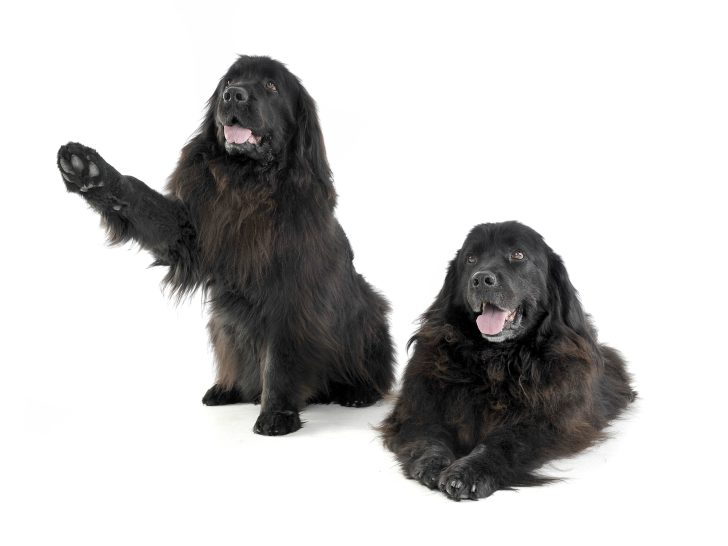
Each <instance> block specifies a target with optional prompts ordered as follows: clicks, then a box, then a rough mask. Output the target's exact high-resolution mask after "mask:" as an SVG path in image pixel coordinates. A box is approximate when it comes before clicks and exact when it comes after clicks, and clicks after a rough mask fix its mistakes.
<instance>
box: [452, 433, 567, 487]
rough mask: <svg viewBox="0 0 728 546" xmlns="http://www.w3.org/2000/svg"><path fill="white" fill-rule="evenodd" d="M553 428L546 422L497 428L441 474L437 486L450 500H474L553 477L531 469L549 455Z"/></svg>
mask: <svg viewBox="0 0 728 546" xmlns="http://www.w3.org/2000/svg"><path fill="white" fill-rule="evenodd" d="M555 439H556V432H554V431H553V429H551V428H550V427H549V426H547V425H546V424H543V425H539V424H535V423H532V424H528V425H525V424H523V425H514V426H512V427H508V428H503V429H500V430H496V431H494V432H492V433H491V434H489V435H488V436H486V438H485V441H484V442H483V443H482V444H479V445H477V446H475V448H473V450H472V451H471V452H470V453H469V454H467V455H466V456H465V457H461V458H460V459H458V460H456V461H455V462H453V463H452V464H451V465H450V466H449V467H448V468H447V469H445V470H444V471H443V472H442V474H440V480H439V484H438V486H439V488H440V491H442V492H443V493H444V494H445V495H447V497H448V498H450V499H452V500H456V501H459V500H462V499H470V500H477V499H482V498H485V497H489V496H490V495H492V494H493V493H495V492H496V491H498V490H499V489H511V488H513V487H518V486H528V485H541V484H544V483H548V482H550V481H552V480H551V479H550V478H545V477H541V476H536V475H534V474H533V471H534V470H535V469H537V468H538V467H539V466H541V465H542V464H543V463H544V462H546V460H547V459H548V456H547V455H548V453H549V450H550V449H551V448H550V446H552V445H553V442H554V440H555Z"/></svg>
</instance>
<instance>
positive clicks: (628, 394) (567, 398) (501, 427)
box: [380, 222, 635, 500]
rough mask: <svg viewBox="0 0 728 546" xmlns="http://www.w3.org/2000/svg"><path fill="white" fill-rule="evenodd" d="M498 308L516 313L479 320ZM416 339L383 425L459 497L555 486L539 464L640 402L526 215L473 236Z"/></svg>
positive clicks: (417, 465)
mask: <svg viewBox="0 0 728 546" xmlns="http://www.w3.org/2000/svg"><path fill="white" fill-rule="evenodd" d="M486 278H487V279H488V280H487V282H482V281H483V280H484V279H486ZM488 306H490V308H491V309H495V308H497V310H501V309H502V310H504V311H503V316H505V314H507V313H510V314H509V315H508V316H509V317H511V318H510V319H508V320H506V321H505V322H504V323H503V329H502V330H501V331H496V330H498V328H491V329H488V328H487V327H483V328H484V329H481V328H480V327H479V326H478V325H477V324H476V321H477V320H478V315H479V314H481V313H484V312H485V310H486V309H487V308H488ZM410 343H414V344H415V349H414V354H413V355H412V358H411V360H410V362H409V364H408V366H407V369H406V371H405V374H404V379H403V385H402V390H401V393H400V395H399V397H398V400H397V402H396V405H395V408H394V410H393V411H392V412H391V414H390V415H389V416H388V417H387V419H386V420H385V421H384V422H383V423H382V425H381V427H380V429H381V432H382V434H383V437H384V441H385V445H386V446H387V447H388V448H389V449H391V450H392V451H393V452H394V453H395V454H396V456H397V458H398V460H399V462H400V463H401V465H402V469H403V471H404V473H405V475H406V476H407V477H409V478H412V479H415V480H418V481H419V482H421V483H422V484H423V485H425V486H427V487H429V488H432V489H435V488H439V489H440V490H441V491H442V492H443V493H445V495H447V496H448V497H449V498H451V499H454V500H460V499H478V498H483V497H487V496H489V495H491V494H492V493H493V492H495V491H497V490H498V489H510V488H513V487H516V486H526V485H538V484H541V483H545V482H547V481H549V480H550V479H549V478H544V477H542V476H539V475H537V474H535V473H534V471H535V470H536V469H538V468H539V467H540V466H541V465H543V464H544V463H545V462H547V461H549V460H551V459H553V458H556V457H565V456H569V455H573V454H575V453H577V452H578V451H580V450H582V449H584V448H586V447H588V446H590V445H592V444H593V443H594V442H596V441H598V440H600V439H601V438H602V437H603V433H602V430H603V429H604V427H605V426H607V424H608V423H609V421H610V420H612V419H614V418H615V417H617V416H618V415H619V413H620V412H621V411H622V410H623V409H624V408H625V407H626V406H627V405H628V404H629V402H631V401H632V400H633V399H634V397H635V393H634V391H632V389H631V387H630V380H629V377H628V375H627V372H626V370H625V364H624V361H623V360H622V358H621V357H620V355H619V354H618V353H617V352H616V351H615V350H614V349H611V348H610V347H607V346H605V345H603V344H600V343H598V341H597V336H596V331H595V330H594V328H593V327H592V326H591V324H590V322H589V320H588V317H587V315H586V314H585V313H584V311H583V310H582V307H581V304H580V302H579V299H578V296H577V293H576V291H575V290H574V287H573V286H572V285H571V282H570V281H569V277H568V275H567V273H566V269H565V268H564V265H563V263H562V261H561V259H560V258H559V256H557V255H556V254H555V253H554V252H553V251H552V250H551V249H550V248H549V247H548V246H547V245H546V244H545V243H544V241H543V239H542V238H541V236H540V235H539V234H538V233H536V232H535V231H533V230H532V229H530V228H528V227H526V226H524V225H521V224H519V223H517V222H505V223H501V224H482V225H479V226H476V227H475V228H474V229H473V230H472V231H471V232H470V234H469V235H468V237H467V239H466V240H465V243H464V244H463V246H462V248H461V249H460V250H459V251H458V253H457V254H456V256H455V259H453V260H452V262H451V263H450V266H449V268H448V272H447V276H446V278H445V283H444V285H443V287H442V290H441V291H440V293H439V294H438V296H437V298H436V299H435V302H434V303H433V304H432V305H431V306H430V308H429V309H428V310H427V311H426V312H425V314H424V315H423V317H422V324H421V327H420V329H419V330H418V332H417V333H416V334H415V336H414V337H413V338H412V339H411V340H410Z"/></svg>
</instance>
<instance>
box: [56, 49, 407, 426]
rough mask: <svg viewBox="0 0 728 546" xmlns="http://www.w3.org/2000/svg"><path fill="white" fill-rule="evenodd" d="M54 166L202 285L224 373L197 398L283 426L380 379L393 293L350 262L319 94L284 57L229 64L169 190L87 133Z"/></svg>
mask: <svg viewBox="0 0 728 546" xmlns="http://www.w3.org/2000/svg"><path fill="white" fill-rule="evenodd" d="M58 166H59V169H60V171H61V175H62V177H63V180H64V182H65V184H66V188H67V189H68V191H71V192H73V193H78V194H80V195H81V196H82V197H84V198H85V199H86V201H87V202H88V203H89V204H90V205H91V206H92V207H93V208H94V209H95V210H96V211H97V212H98V213H100V214H101V217H102V219H103V222H104V224H105V225H106V228H107V230H108V232H109V235H110V239H111V241H112V242H115V243H118V242H124V241H128V240H134V241H136V242H137V243H139V244H140V245H141V246H142V247H143V248H145V249H147V250H149V251H150V252H151V253H152V254H153V255H154V257H155V258H156V262H155V264H158V265H165V266H168V267H169V271H168V274H167V277H166V282H167V283H168V284H169V285H170V286H171V288H172V290H173V291H177V292H186V291H192V290H195V289H197V288H199V287H203V288H204V289H205V290H206V291H207V295H208V300H209V302H210V305H211V319H210V324H209V328H210V337H211V339H212V344H213V347H214V350H215V358H216V362H217V370H218V373H217V382H216V384H215V385H214V386H213V387H212V388H211V389H209V390H208V391H207V393H206V394H205V396H204V398H203V402H204V403H205V404H208V405H219V404H232V403H237V402H260V403H261V405H262V408H261V413H260V416H259V417H258V420H257V422H256V424H255V427H254V430H255V432H257V433H259V434H265V435H281V434H287V433H289V432H293V431H295V430H297V429H299V428H300V427H301V421H300V418H299V413H298V412H299V410H301V409H302V408H303V407H304V406H305V404H306V403H308V402H319V403H329V402H335V403H339V404H342V405H345V406H366V405H369V404H372V403H374V402H375V401H376V400H378V399H380V398H381V397H382V395H383V394H385V393H387V392H388V390H389V389H390V386H391V384H392V381H393V354H392V353H393V350H392V342H391V339H390V336H389V328H388V325H387V313H388V304H387V302H386V301H385V300H384V298H382V297H381V296H380V295H379V294H377V293H376V292H375V291H374V290H373V289H372V287H371V286H370V285H369V284H368V283H367V282H366V281H365V280H364V278H363V277H362V276H361V275H359V274H358V273H357V272H356V271H355V270H354V265H353V263H352V259H353V253H352V250H351V247H350V246H349V241H348V240H347V238H346V235H345V234H344V231H343V229H342V228H341V226H340V225H339V223H338V222H337V220H336V218H335V217H334V206H335V204H336V193H335V191H334V187H333V184H332V181H331V173H330V170H329V165H328V161H327V158H326V151H325V149H324V142H323V136H322V133H321V129H320V127H319V122H318V117H317V115H316V107H315V104H314V102H313V100H312V99H311V97H310V96H309V94H308V93H307V92H306V90H305V89H304V88H303V86H302V85H301V83H300V82H299V80H298V79H297V78H296V77H295V76H294V75H293V74H291V73H290V72H289V71H288V70H287V69H286V68H285V67H284V66H283V65H282V64H281V63H279V62H277V61H274V60H272V59H269V58H267V57H245V56H243V57H240V58H239V59H238V61H237V62H235V64H233V65H232V66H231V67H230V69H229V70H228V72H227V73H226V74H225V76H223V78H222V79H221V80H220V82H219V83H218V85H217V87H216V89H215V92H214V93H213V95H212V97H211V98H210V101H209V107H208V111H207V115H206V116H205V119H204V121H203V123H202V126H201V127H200V130H199V131H198V133H197V134H196V135H195V136H194V138H192V140H191V141H190V142H189V143H188V144H187V145H186V146H185V147H184V149H183V150H182V155H181V158H180V160H179V163H178V165H177V169H176V170H175V171H174V173H173V174H172V176H171V178H170V181H169V187H168V193H167V195H161V194H159V193H157V192H156V191H154V190H152V189H150V188H149V187H148V186H146V185H145V184H144V183H143V182H141V181H139V180H137V179H136V178H133V177H131V176H123V175H121V174H120V173H119V172H118V171H117V170H116V169H114V168H113V167H112V166H111V165H109V164H108V163H107V162H106V161H104V159H103V158H102V157H101V156H100V155H99V154H98V153H97V152H96V151H95V150H92V149H91V148H88V147H86V146H82V145H81V144H75V143H71V144H67V145H65V146H62V147H61V149H60V150H59V152H58Z"/></svg>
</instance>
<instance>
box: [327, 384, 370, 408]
mask: <svg viewBox="0 0 728 546" xmlns="http://www.w3.org/2000/svg"><path fill="white" fill-rule="evenodd" d="M328 398H329V402H331V403H334V404H341V405H342V406H346V407H350V408H365V407H367V406H371V405H372V404H374V403H375V402H377V401H378V400H381V399H382V393H381V392H380V391H379V390H378V389H376V388H375V387H373V386H372V385H368V384H365V383H357V384H354V385H346V384H344V383H333V382H332V383H330V384H329V396H328Z"/></svg>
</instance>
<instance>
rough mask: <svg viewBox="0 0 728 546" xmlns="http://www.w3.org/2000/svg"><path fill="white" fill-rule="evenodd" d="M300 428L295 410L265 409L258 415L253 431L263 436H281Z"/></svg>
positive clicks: (299, 421)
mask: <svg viewBox="0 0 728 546" xmlns="http://www.w3.org/2000/svg"><path fill="white" fill-rule="evenodd" d="M299 428H301V418H300V417H299V416H298V412H297V411H266V412H263V413H261V414H260V415H259V416H258V420H257V421H256V422H255V426H254V427H253V432H255V433H256V434H262V435H263V436H283V435H284V434H290V433H291V432H295V431H297V430H298V429H299Z"/></svg>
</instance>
